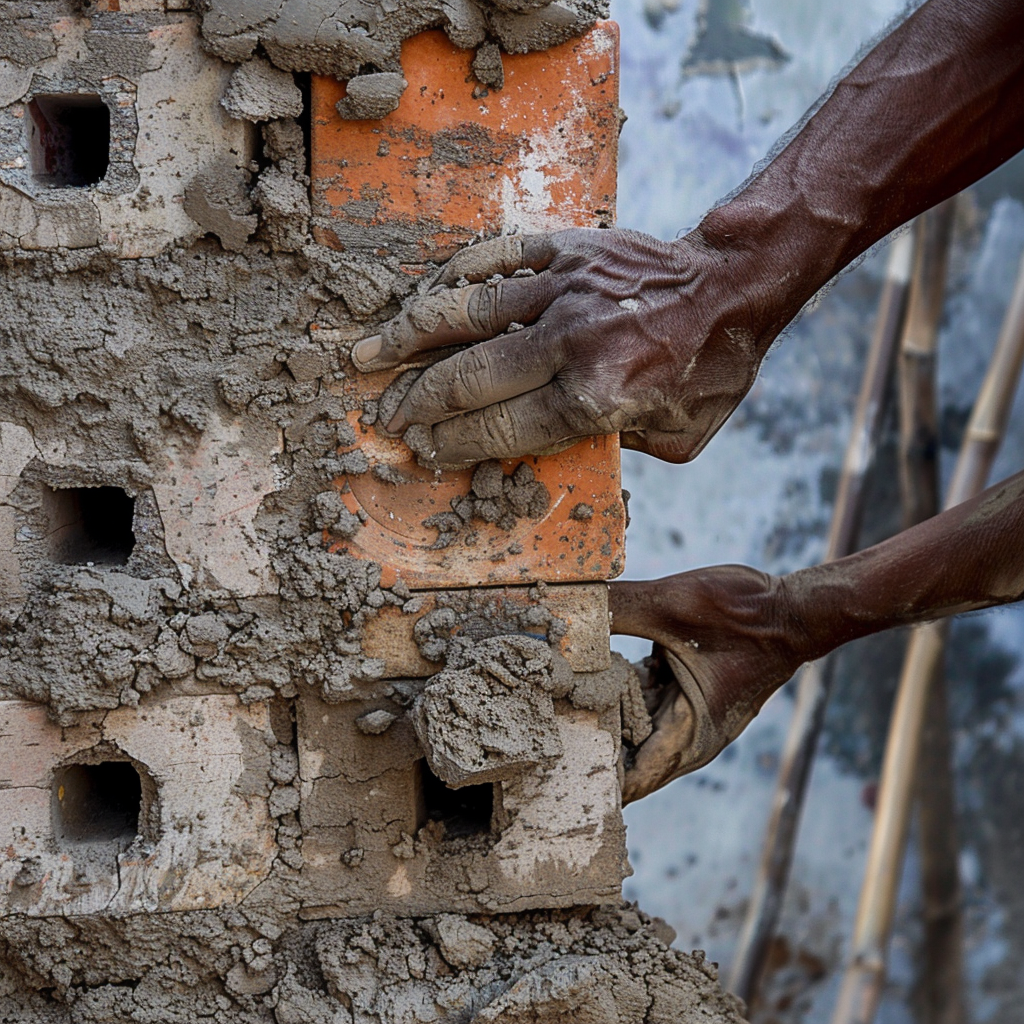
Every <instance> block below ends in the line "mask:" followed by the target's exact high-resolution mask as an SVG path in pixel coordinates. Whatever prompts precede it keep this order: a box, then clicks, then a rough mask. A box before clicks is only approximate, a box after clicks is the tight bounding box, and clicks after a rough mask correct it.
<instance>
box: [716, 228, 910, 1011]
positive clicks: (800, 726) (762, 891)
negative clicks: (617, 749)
mask: <svg viewBox="0 0 1024 1024" xmlns="http://www.w3.org/2000/svg"><path fill="white" fill-rule="evenodd" d="M912 260H913V237H912V235H911V233H909V232H907V233H905V234H903V235H901V236H900V237H899V238H897V239H896V240H895V241H894V242H893V244H892V249H891V251H890V255H889V262H888V264H887V267H886V275H885V284H884V285H883V288H882V295H881V299H880V301H879V308H878V317H877V320H876V322H875V332H874V335H873V337H872V339H871V346H870V349H869V350H868V357H867V362H866V364H865V367H864V376H863V379H862V381H861V388H860V393H859V395H858V397H857V405H856V407H855V410H854V417H853V426H852V428H851V432H850V440H849V442H848V444H847V447H846V454H845V457H844V459H843V467H842V472H841V474H840V479H839V487H838V490H837V493H836V502H835V510H834V512H833V514H832V524H831V528H830V530H829V537H828V545H827V549H826V553H825V561H827V562H830V561H834V560H835V559H837V558H842V557H843V556H844V555H848V554H850V553H851V552H852V551H853V550H854V546H855V544H856V542H857V533H858V531H859V529H860V520H861V514H862V512H863V509H864V489H865V483H866V477H867V472H868V470H869V468H870V467H871V465H872V463H873V462H874V457H875V449H876V447H877V443H878V435H879V433H880V430H881V423H882V417H883V414H884V411H885V399H886V390H887V388H886V385H887V383H888V381H889V379H890V378H891V376H892V367H893V361H894V358H895V353H896V347H897V341H898V339H899V337H900V335H901V333H902V326H903V322H904V315H905V312H906V307H907V292H908V284H909V280H910V268H911V264H912ZM832 664H833V663H832V659H831V658H822V659H820V660H818V661H815V662H812V663H811V664H810V665H806V666H805V667H804V668H803V669H802V670H801V673H800V675H799V681H798V684H797V696H796V706H795V707H794V710H793V718H792V721H791V722H790V727H789V732H788V734H787V736H786V744H785V747H784V749H783V754H782V764H781V767H780V769H779V778H778V781H777V783H776V787H775V795H774V798H773V801H772V810H771V817H770V818H769V822H768V831H767V835H766V838H765V845H764V852H763V854H762V857H761V864H760V867H759V869H758V873H757V878H756V879H755V881H754V890H753V893H752V894H751V898H750V903H749V904H748V906H747V913H746V916H745V918H744V921H743V927H742V929H741V931H740V937H739V941H738V944H737V950H736V959H735V960H734V962H733V967H732V972H731V974H730V977H729V983H728V986H727V987H728V989H729V991H730V992H733V993H735V994H736V995H738V996H739V997H740V998H741V999H743V1000H744V1002H746V1003H747V1005H748V1006H750V1005H752V1004H753V1001H754V997H755V995H756V992H757V986H758V983H759V980H760V976H761V972H762V970H763V969H764V964H765V960H766V959H767V955H768V949H769V946H770V944H771V940H772V936H773V935H774V933H775V926H776V924H777V923H778V919H779V914H780V913H781V910H782V901H783V897H784V896H785V892H786V884H787V882H788V880H789V869H790V866H791V864H792V861H793V848H794V846H795V843H796V833H797V827H798V825H799V821H800V812H801V809H802V807H803V800H804V794H805V792H806V789H807V782H808V779H809V778H810V772H811V764H812V762H813V760H814V750H815V747H816V746H817V742H818V735H819V734H820V732H821V725H822V722H823V720H824V715H825V705H826V704H827V702H828V693H829V690H830V688H831V684H832V675H833V668H832Z"/></svg>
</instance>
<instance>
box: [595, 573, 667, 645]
mask: <svg viewBox="0 0 1024 1024" xmlns="http://www.w3.org/2000/svg"><path fill="white" fill-rule="evenodd" d="M663 589H664V588H663V586H662V581H661V580H620V581H618V582H616V583H609V584H608V611H609V612H610V613H611V632H612V633H615V634H618V635H626V636H642V637H646V638H647V639H648V640H660V639H661V638H662V634H663V630H661V629H658V628H657V623H656V621H655V617H654V615H653V612H654V611H655V610H657V611H659V612H660V610H661V609H660V607H659V605H660V603H661V602H660V598H661V597H662V591H663ZM652 634H653V635H652Z"/></svg>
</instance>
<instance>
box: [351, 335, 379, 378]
mask: <svg viewBox="0 0 1024 1024" xmlns="http://www.w3.org/2000/svg"><path fill="white" fill-rule="evenodd" d="M383 347H384V336H383V335H381V334H374V335H371V336H370V337H369V338H363V340H362V341H360V342H359V343H358V344H356V345H354V346H353V347H352V362H353V363H355V364H356V369H357V370H365V369H366V367H367V366H368V365H369V364H370V363H372V362H373V361H374V359H376V358H377V356H379V355H380V350H381V349H382V348H383Z"/></svg>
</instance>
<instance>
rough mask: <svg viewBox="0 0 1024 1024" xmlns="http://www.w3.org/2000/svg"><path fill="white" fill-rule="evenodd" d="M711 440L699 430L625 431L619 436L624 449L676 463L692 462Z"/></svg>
mask: <svg viewBox="0 0 1024 1024" xmlns="http://www.w3.org/2000/svg"><path fill="white" fill-rule="evenodd" d="M710 439H711V438H710V436H708V437H707V438H702V437H701V436H700V433H699V432H698V431H697V430H692V431H691V430H678V431H669V430H624V431H622V433H621V434H620V435H619V441H620V443H621V444H622V447H623V448H631V449H632V450H633V451H638V452H645V453H646V454H647V455H650V456H652V457H653V458H655V459H661V461H662V462H674V463H680V462H690V461H691V460H692V459H693V458H694V457H695V456H696V455H697V453H698V452H699V451H701V450H702V449H703V448H704V446H705V444H706V443H707V442H708V441H709V440H710Z"/></svg>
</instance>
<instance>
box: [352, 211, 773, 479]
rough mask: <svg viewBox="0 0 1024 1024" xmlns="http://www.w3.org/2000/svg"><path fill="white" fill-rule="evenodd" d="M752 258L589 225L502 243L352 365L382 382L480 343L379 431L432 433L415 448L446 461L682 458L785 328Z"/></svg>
mask: <svg viewBox="0 0 1024 1024" xmlns="http://www.w3.org/2000/svg"><path fill="white" fill-rule="evenodd" d="M748 262H749V257H741V256H740V255H739V254H730V253H726V252H725V251H724V250H723V249H722V248H721V247H718V248H716V247H713V246H711V245H710V244H709V243H708V242H707V241H706V240H705V239H704V237H703V236H702V235H701V234H700V232H699V231H694V232H691V233H690V234H689V235H687V236H686V237H684V238H682V239H679V240H678V241H676V242H671V243H669V242H661V241H658V240H657V239H655V238H652V237H650V236H648V235H643V234H640V233H639V232H635V231H618V230H600V229H583V228H580V229H571V230H567V231H560V232H556V233H554V234H549V235H522V236H520V235H511V236H505V237H502V238H497V239H494V240H492V241H489V242H483V243H481V244H480V245H476V246H471V247H469V248H467V249H464V250H462V251H461V252H460V253H458V254H457V255H456V256H455V257H454V258H453V259H452V260H451V261H450V262H449V263H448V264H447V265H446V266H445V267H444V269H443V270H442V272H441V274H440V276H439V277H438V279H437V282H436V284H435V286H434V287H432V288H431V290H430V291H429V292H428V293H427V294H426V295H423V296H419V297H417V298H415V299H414V300H413V301H412V302H410V303H409V304H408V305H407V306H406V308H405V309H404V310H403V311H402V313H400V314H399V315H398V316H397V317H395V318H394V319H393V320H391V321H390V322H389V323H387V324H385V325H384V327H383V329H382V330H381V333H380V334H379V335H376V336H374V337H371V338H366V339H364V340H363V341H361V342H359V343H358V344H357V345H356V346H355V347H354V349H353V351H352V361H353V363H355V365H356V367H357V368H358V369H360V370H362V371H364V372H371V371H374V370H382V369H387V368H391V367H395V366H398V365H400V364H402V363H404V362H409V361H410V360H412V359H414V358H415V357H416V356H417V355H419V354H421V353H424V352H427V351H429V350H434V349H440V348H446V347H449V346H452V345H466V344H469V347H467V348H463V349H462V350H461V351H459V352H457V353H456V354H454V355H451V356H449V357H448V358H447V359H444V360H442V361H440V362H437V363H435V364H433V365H432V366H429V367H428V368H427V369H425V370H424V371H423V372H422V374H421V375H420V377H419V379H418V380H416V382H415V383H414V384H413V385H412V387H411V388H410V389H409V390H408V392H407V393H406V395H405V397H404V398H403V399H402V401H401V403H400V404H399V406H398V409H397V412H395V413H394V415H393V416H392V417H391V419H390V421H389V422H388V423H386V424H383V425H384V427H385V428H386V429H387V431H388V432H389V433H392V434H402V433H404V432H405V431H406V430H407V429H408V428H409V427H410V426H412V425H414V424H419V425H421V430H422V428H423V427H426V428H431V440H430V442H428V444H427V445H424V444H423V443H422V441H420V442H418V443H417V444H416V445H414V447H415V448H416V449H417V451H420V452H422V451H423V449H424V447H429V448H430V450H431V453H432V461H434V462H436V463H437V464H439V465H465V464H468V463H474V462H479V461H481V460H483V459H492V458H512V457H514V456H517V455H523V454H526V453H545V452H550V451H557V450H560V449H562V448H565V447H568V446H569V445H570V444H572V443H573V442H575V441H578V440H580V439H581V438H584V437H589V436H591V435H594V434H610V433H617V432H621V434H622V443H623V445H624V446H625V447H629V448H637V449H640V450H641V451H646V452H648V453H649V454H651V455H654V456H657V457H658V458H661V459H665V460H667V461H669V462H685V461H687V460H689V459H692V458H693V457H694V456H695V455H696V454H697V453H698V452H699V451H700V450H701V449H702V448H703V446H704V445H705V444H706V443H707V441H708V440H709V439H710V438H711V436H712V435H713V434H714V433H715V431H716V430H718V428H719V427H720V426H721V425H722V423H723V422H724V421H725V419H726V418H727V417H728V416H729V414H730V413H731V412H732V410H733V409H734V408H735V407H736V405H737V403H738V402H739V401H740V399H741V398H742V397H743V396H744V395H745V394H746V392H747V390H748V389H749V388H750V385H751V384H752V383H753V381H754V378H755V376H756V374H757V369H758V366H759V365H760V361H761V357H762V356H763V353H764V351H765V350H766V349H767V346H768V344H770V342H771V340H772V338H773V337H774V332H775V331H777V330H778V329H779V328H781V326H782V323H780V322H777V321H778V318H777V317H773V316H770V315H767V314H766V312H765V311H761V310H759V309H758V308H757V303H756V302H754V301H753V300H752V299H751V298H750V297H749V294H748V291H752V289H749V290H748V288H747V283H748V280H747V279H748V278H749V276H750V275H749V274H748V273H747V271H748V269H749V268H748ZM467 282H475V283H467ZM460 283H461V285H462V286H461V287H459V284H460ZM762 293H763V290H762ZM782 322H784V321H782ZM765 324H771V325H772V326H770V327H765V326H764V325H765Z"/></svg>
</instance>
